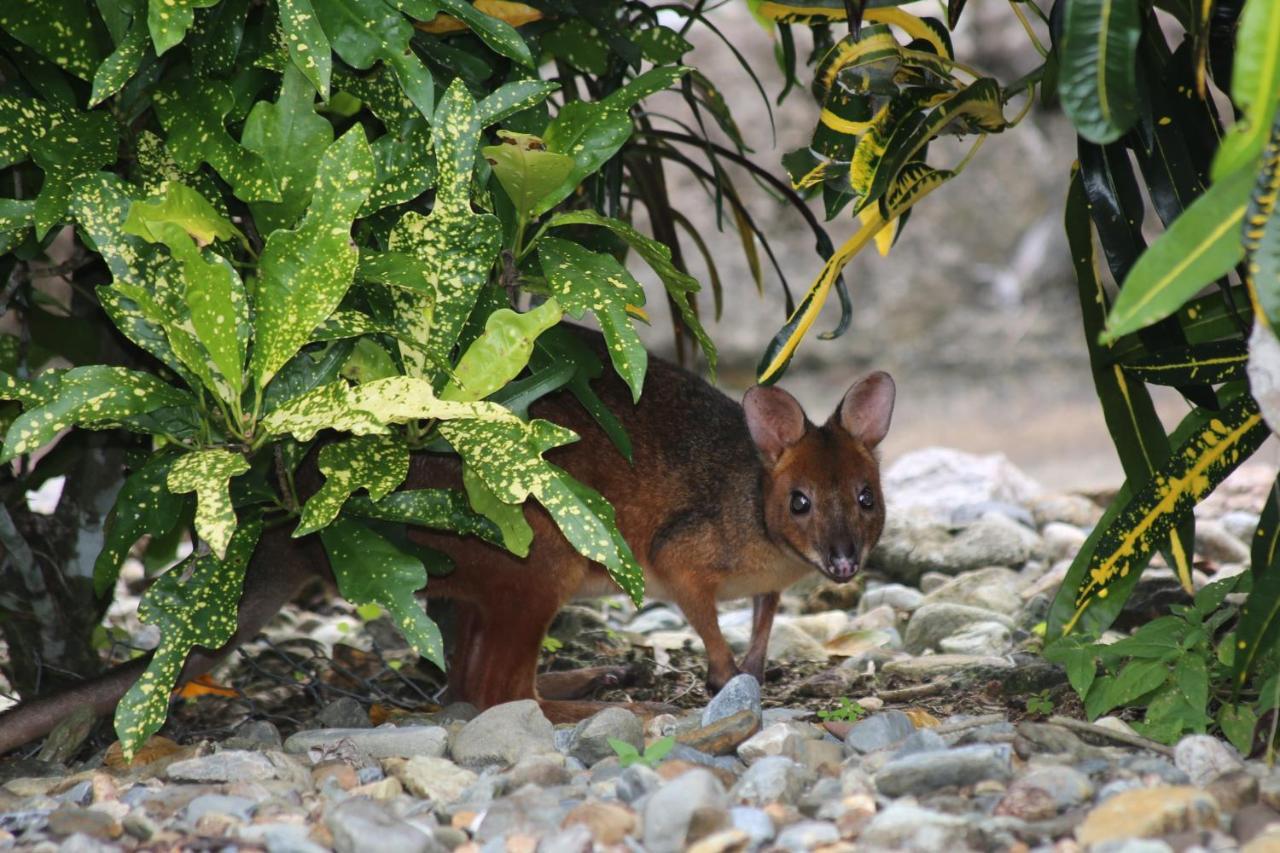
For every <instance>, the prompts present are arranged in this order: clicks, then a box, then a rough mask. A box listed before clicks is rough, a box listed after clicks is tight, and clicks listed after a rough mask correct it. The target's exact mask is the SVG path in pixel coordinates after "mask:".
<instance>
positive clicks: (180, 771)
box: [165, 749, 305, 782]
mask: <svg viewBox="0 0 1280 853" xmlns="http://www.w3.org/2000/svg"><path fill="white" fill-rule="evenodd" d="M298 773H304V774H305V771H303V770H302V768H301V767H299V766H298V765H297V764H295V763H294V761H293V759H291V758H288V757H286V756H285V755H283V754H281V753H278V752H276V753H262V752H250V751H248V750H240V749H229V750H224V751H223V752H215V753H213V754H212V755H203V756H201V757H199V758H188V759H187V760H185V761H175V762H174V763H173V764H170V765H169V766H168V767H167V768H165V776H167V777H168V778H169V779H171V780H172V781H174V782H260V781H262V780H264V779H279V778H289V777H291V776H294V775H297V774H298Z"/></svg>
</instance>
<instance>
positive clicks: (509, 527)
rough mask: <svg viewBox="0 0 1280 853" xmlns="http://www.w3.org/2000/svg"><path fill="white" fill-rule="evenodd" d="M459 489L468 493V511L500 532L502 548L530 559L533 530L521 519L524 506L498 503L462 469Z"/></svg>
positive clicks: (493, 496)
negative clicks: (480, 516) (460, 487)
mask: <svg viewBox="0 0 1280 853" xmlns="http://www.w3.org/2000/svg"><path fill="white" fill-rule="evenodd" d="M462 487H463V488H464V489H465V490H466V492H467V500H468V501H469V502H470V503H471V508H472V509H474V510H475V511H476V512H478V513H480V514H481V515H482V516H484V517H485V518H487V519H489V520H490V521H492V522H493V523H494V524H496V525H497V526H498V529H499V530H500V531H502V544H503V545H505V546H506V548H507V550H508V551H510V552H511V553H512V554H515V555H516V556H517V557H527V556H529V545H530V544H532V543H533V528H532V527H530V526H529V522H528V521H527V520H526V519H525V517H524V506H523V504H509V503H505V502H503V501H501V500H499V499H498V496H497V495H495V494H494V493H493V490H492V489H490V488H489V487H488V486H486V485H485V482H484V480H482V479H481V478H480V477H479V476H478V475H477V474H476V473H475V472H474V471H472V470H471V469H470V468H468V467H465V466H464V467H463V469H462Z"/></svg>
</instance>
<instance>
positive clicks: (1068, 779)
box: [1009, 767, 1093, 812]
mask: <svg viewBox="0 0 1280 853" xmlns="http://www.w3.org/2000/svg"><path fill="white" fill-rule="evenodd" d="M1030 788H1038V789H1039V790H1041V791H1044V792H1045V793H1046V794H1048V795H1049V796H1050V797H1051V798H1052V799H1053V802H1054V805H1055V806H1057V808H1058V811H1059V812H1065V811H1069V810H1070V809H1074V808H1076V807H1077V806H1080V805H1083V804H1085V803H1087V802H1089V800H1090V799H1091V798H1092V797H1093V783H1092V782H1091V781H1089V777H1088V776H1086V775H1084V774H1083V773H1081V772H1080V771H1079V770H1076V769H1074V768H1072V767H1039V768H1036V769H1034V770H1031V771H1029V772H1027V773H1025V774H1023V775H1022V776H1020V777H1018V778H1017V779H1016V780H1014V782H1013V783H1012V784H1011V785H1010V786H1009V793H1010V794H1012V793H1014V792H1015V791H1019V790H1023V789H1030Z"/></svg>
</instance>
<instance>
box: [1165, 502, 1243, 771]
mask: <svg viewBox="0 0 1280 853" xmlns="http://www.w3.org/2000/svg"><path fill="white" fill-rule="evenodd" d="M1198 528H1199V525H1197V529H1198ZM1173 763H1174V764H1175V765H1176V766H1177V768H1178V769H1179V770H1181V771H1182V772H1184V773H1186V774H1187V776H1189V777H1190V778H1191V784H1192V785H1196V786H1198V787H1204V786H1205V785H1207V784H1209V782H1211V781H1212V780H1213V779H1214V778H1216V777H1218V776H1221V775H1222V774H1223V773H1226V772H1227V771H1228V770H1236V769H1238V768H1240V767H1243V766H1244V762H1243V761H1241V760H1240V753H1238V752H1236V750H1235V749H1234V748H1233V747H1231V746H1230V745H1229V744H1226V743H1224V742H1223V741H1220V740H1218V739H1217V738H1216V737H1212V736H1210V735H1187V736H1186V737H1184V738H1183V739H1182V740H1180V741H1178V743H1177V745H1176V746H1175V747H1174V748H1173Z"/></svg>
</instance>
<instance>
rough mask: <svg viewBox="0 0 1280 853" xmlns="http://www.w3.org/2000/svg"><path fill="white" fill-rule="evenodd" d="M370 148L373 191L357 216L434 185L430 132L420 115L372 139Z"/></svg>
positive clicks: (433, 150) (407, 199) (432, 149)
mask: <svg viewBox="0 0 1280 853" xmlns="http://www.w3.org/2000/svg"><path fill="white" fill-rule="evenodd" d="M372 147H373V165H374V172H375V174H374V179H373V190H372V191H371V192H370V193H369V200H368V201H366V202H365V204H364V207H362V208H361V209H360V215H361V216H369V215H371V214H373V213H375V212H377V211H379V210H382V209H383V208H384V207H390V206H392V205H394V204H402V203H404V202H406V201H412V200H413V199H415V198H417V197H418V196H420V195H422V194H423V193H425V192H426V191H427V190H428V189H430V188H431V187H432V186H433V185H434V184H435V182H436V176H437V172H438V168H437V166H436V156H435V149H434V148H433V147H432V145H431V131H430V129H429V128H428V127H427V125H426V123H425V122H424V121H423V120H422V119H421V118H414V119H413V121H412V122H410V123H408V125H407V126H405V127H402V128H401V133H384V134H383V135H382V136H379V137H378V138H377V139H375V140H374V141H373V146H372Z"/></svg>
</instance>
